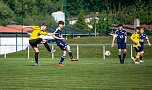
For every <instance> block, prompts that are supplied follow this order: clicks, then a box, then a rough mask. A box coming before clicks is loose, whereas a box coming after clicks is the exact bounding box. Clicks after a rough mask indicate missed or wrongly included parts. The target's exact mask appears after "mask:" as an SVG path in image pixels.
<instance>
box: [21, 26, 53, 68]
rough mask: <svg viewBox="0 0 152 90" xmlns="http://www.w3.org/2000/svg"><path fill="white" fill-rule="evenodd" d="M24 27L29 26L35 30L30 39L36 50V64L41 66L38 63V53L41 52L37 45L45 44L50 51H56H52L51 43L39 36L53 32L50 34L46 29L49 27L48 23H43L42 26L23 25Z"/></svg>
mask: <svg viewBox="0 0 152 90" xmlns="http://www.w3.org/2000/svg"><path fill="white" fill-rule="evenodd" d="M24 27H27V28H28V27H29V28H32V29H33V31H32V33H31V35H30V39H29V44H30V45H31V46H32V48H33V50H34V51H35V62H36V63H35V66H39V64H38V53H39V49H38V47H37V44H44V46H45V48H46V49H47V50H48V51H49V52H50V53H54V52H55V51H54V50H53V51H51V49H50V47H49V45H48V44H47V42H46V40H44V39H42V38H39V36H40V35H48V36H52V34H48V33H47V32H46V31H45V30H46V29H47V25H46V24H42V26H41V27H39V26H23V27H22V28H24Z"/></svg>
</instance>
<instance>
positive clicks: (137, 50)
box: [134, 46, 142, 52]
mask: <svg viewBox="0 0 152 90" xmlns="http://www.w3.org/2000/svg"><path fill="white" fill-rule="evenodd" d="M134 49H135V51H136V52H141V51H142V48H141V47H140V46H137V47H134Z"/></svg>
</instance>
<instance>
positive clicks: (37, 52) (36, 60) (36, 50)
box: [32, 46, 39, 66]
mask: <svg viewBox="0 0 152 90" xmlns="http://www.w3.org/2000/svg"><path fill="white" fill-rule="evenodd" d="M32 48H33V50H34V51H35V66H38V65H39V63H38V54H39V49H38V47H36V46H34V47H32Z"/></svg>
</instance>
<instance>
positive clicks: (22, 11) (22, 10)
mask: <svg viewBox="0 0 152 90" xmlns="http://www.w3.org/2000/svg"><path fill="white" fill-rule="evenodd" d="M23 5H24V4H23V0H22V26H23V23H24V22H23V18H24V17H23V14H24V13H23ZM22 50H23V28H22Z"/></svg>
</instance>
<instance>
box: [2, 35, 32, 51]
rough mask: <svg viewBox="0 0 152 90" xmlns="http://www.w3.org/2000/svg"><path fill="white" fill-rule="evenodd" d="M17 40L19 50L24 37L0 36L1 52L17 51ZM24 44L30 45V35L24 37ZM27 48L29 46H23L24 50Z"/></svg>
mask: <svg viewBox="0 0 152 90" xmlns="http://www.w3.org/2000/svg"><path fill="white" fill-rule="evenodd" d="M16 42H17V51H21V50H22V37H17V40H16V37H0V54H5V53H12V52H16ZM4 45H6V46H4ZM9 45H10V46H9ZM23 45H29V38H28V37H23ZM26 48H27V46H23V50H25V49H26Z"/></svg>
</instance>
